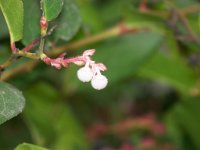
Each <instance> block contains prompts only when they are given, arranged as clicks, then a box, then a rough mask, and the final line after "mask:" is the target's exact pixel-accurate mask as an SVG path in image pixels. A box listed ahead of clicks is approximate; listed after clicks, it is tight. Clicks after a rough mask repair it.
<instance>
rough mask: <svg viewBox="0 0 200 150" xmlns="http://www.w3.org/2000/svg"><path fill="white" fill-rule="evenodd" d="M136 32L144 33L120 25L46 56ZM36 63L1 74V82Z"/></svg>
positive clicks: (53, 50)
mask: <svg viewBox="0 0 200 150" xmlns="http://www.w3.org/2000/svg"><path fill="white" fill-rule="evenodd" d="M138 31H144V29H135V28H133V27H132V26H128V25H126V24H120V25H117V26H115V27H113V28H111V29H109V30H106V31H104V32H102V33H99V34H97V35H94V36H90V37H87V38H85V39H82V40H79V41H75V42H72V43H70V44H66V45H63V46H61V47H57V48H53V49H51V50H50V52H49V53H48V55H50V56H56V55H59V54H61V53H63V52H65V51H66V50H76V49H78V48H80V47H83V46H86V45H89V44H92V43H96V42H100V41H103V40H105V39H108V38H111V37H116V36H120V35H122V34H126V33H131V32H138ZM21 55H22V54H21ZM38 63H39V61H33V60H32V61H29V62H27V63H26V64H23V65H20V66H18V67H16V68H15V69H13V70H10V71H7V72H5V73H3V75H2V76H1V80H4V81H5V80H8V79H10V78H12V77H14V76H15V75H17V74H22V73H25V72H28V71H30V70H32V69H33V68H34V67H35V66H36V65H37V64H38ZM23 68H24V69H23Z"/></svg>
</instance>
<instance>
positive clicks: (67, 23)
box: [54, 0, 81, 41]
mask: <svg viewBox="0 0 200 150" xmlns="http://www.w3.org/2000/svg"><path fill="white" fill-rule="evenodd" d="M57 21H58V26H57V28H56V29H55V31H54V35H55V38H56V39H63V40H65V41H69V40H70V39H71V38H72V37H73V36H74V35H75V34H76V33H77V32H78V30H79V28H80V25H81V17H80V12H79V8H78V7H77V5H76V3H75V1H74V0H64V6H63V9H62V12H61V14H60V16H59V17H58V20H57Z"/></svg>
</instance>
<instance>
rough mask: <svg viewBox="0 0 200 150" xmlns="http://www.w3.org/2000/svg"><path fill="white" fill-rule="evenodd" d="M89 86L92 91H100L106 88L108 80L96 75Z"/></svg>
mask: <svg viewBox="0 0 200 150" xmlns="http://www.w3.org/2000/svg"><path fill="white" fill-rule="evenodd" d="M91 84H92V87H93V88H94V89H96V90H102V89H104V88H105V87H106V86H107V84H108V79H107V78H106V77H105V76H104V75H102V74H97V75H96V76H94V77H93V79H92V81H91Z"/></svg>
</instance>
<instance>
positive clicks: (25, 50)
mask: <svg viewBox="0 0 200 150" xmlns="http://www.w3.org/2000/svg"><path fill="white" fill-rule="evenodd" d="M39 41H40V40H39V39H35V40H34V41H32V42H31V43H30V44H29V45H27V46H26V47H24V48H23V49H22V51H23V52H28V51H30V50H31V49H33V48H34V47H35V46H36V45H37V44H38V43H39Z"/></svg>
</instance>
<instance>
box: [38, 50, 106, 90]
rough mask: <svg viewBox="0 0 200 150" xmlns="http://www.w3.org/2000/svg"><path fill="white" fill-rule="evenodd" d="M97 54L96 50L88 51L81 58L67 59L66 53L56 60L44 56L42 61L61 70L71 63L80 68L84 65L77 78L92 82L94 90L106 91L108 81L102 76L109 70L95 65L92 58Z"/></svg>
mask: <svg viewBox="0 0 200 150" xmlns="http://www.w3.org/2000/svg"><path fill="white" fill-rule="evenodd" d="M94 53H95V49H90V50H86V51H84V52H83V54H82V55H81V56H78V57H74V58H65V55H66V54H65V53H63V54H61V55H60V56H59V57H58V58H56V59H51V58H49V57H48V56H46V55H44V56H43V57H42V58H41V59H42V60H43V61H44V62H45V63H46V64H48V65H51V66H53V67H55V68H56V69H61V68H62V67H68V65H69V64H70V63H74V64H76V65H78V66H82V65H84V66H83V67H82V68H80V69H79V70H78V71H77V76H78V78H79V80H80V81H82V82H90V81H91V85H92V87H93V88H94V89H96V90H101V89H104V88H105V87H106V86H107V84H108V79H107V78H106V77H105V76H104V75H102V74H101V71H105V70H107V68H106V66H105V65H104V64H102V63H95V61H93V60H91V56H92V55H93V54H94Z"/></svg>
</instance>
